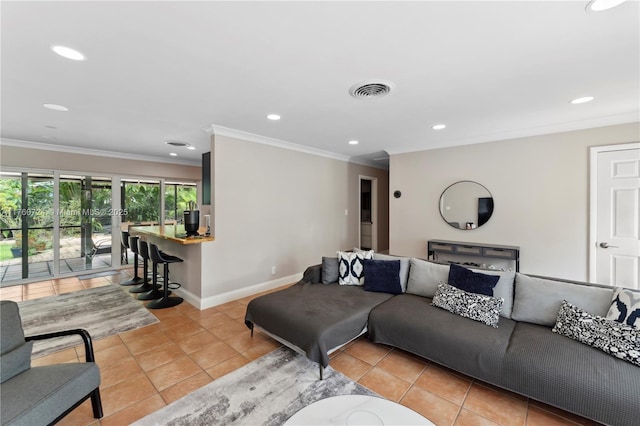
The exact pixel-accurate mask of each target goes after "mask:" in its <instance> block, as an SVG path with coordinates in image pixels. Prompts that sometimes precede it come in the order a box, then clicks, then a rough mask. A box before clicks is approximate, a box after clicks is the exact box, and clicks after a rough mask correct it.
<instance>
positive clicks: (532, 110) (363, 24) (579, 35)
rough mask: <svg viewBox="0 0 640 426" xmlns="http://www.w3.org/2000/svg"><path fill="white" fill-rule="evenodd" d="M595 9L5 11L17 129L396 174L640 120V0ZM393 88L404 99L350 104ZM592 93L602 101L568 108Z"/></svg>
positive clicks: (8, 101) (374, 6)
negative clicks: (441, 152) (275, 146)
mask: <svg viewBox="0 0 640 426" xmlns="http://www.w3.org/2000/svg"><path fill="white" fill-rule="evenodd" d="M586 4H587V1H544V2H542V1H541V2H537V1H526V2H516V1H494V2H487V1H469V2H461V1H449V2H437V1H427V2H399V1H388V2H384V1H379V2H364V1H356V2H308V1H300V2H269V1H258V2H237V1H236V2H214V1H195V2H170V1H140V2H127V1H110V2H95V1H74V2H57V1H46V2H29V1H16V2H12V1H2V3H1V4H0V14H1V27H2V28H1V50H0V53H1V73H2V74H1V108H2V110H1V113H2V114H1V125H2V127H1V134H0V136H1V137H2V138H3V141H2V143H3V144H12V145H25V146H34V145H36V146H37V144H49V145H53V146H56V147H58V148H60V149H62V150H78V151H80V152H84V151H82V149H94V150H99V151H103V152H104V151H110V152H114V153H120V154H126V155H129V156H132V157H133V158H136V157H138V156H143V157H145V158H147V157H148V158H151V157H153V158H159V159H162V160H164V161H175V162H187V163H188V162H193V163H197V162H199V160H200V156H201V154H202V153H203V152H206V151H209V149H210V145H209V134H208V133H207V131H209V132H211V131H213V132H215V133H216V134H229V135H234V134H236V135H238V134H239V135H242V134H244V133H248V134H249V135H246V136H247V137H248V138H249V139H252V138H253V139H254V140H266V141H271V142H275V143H281V142H282V143H284V144H289V143H292V144H296V146H297V147H298V148H300V149H307V148H309V149H315V150H320V151H317V152H321V153H331V154H330V155H335V156H337V157H339V158H345V159H347V158H350V159H352V160H354V161H368V162H370V163H371V164H376V165H383V164H384V160H382V161H381V160H380V159H381V158H384V157H385V156H386V153H390V154H395V153H402V152H412V151H420V150H427V149H434V148H440V147H447V146H455V145H464V144H471V143H481V142H487V141H492V140H500V139H508V138H515V137H521V136H530V135H537V134H545V133H553V132H559V131H565V130H574V129H582V128H590V127H598V126H604V125H610V124H619V123H627V122H635V121H640V82H639V81H640V29H639V28H640V25H639V23H640V8H639V3H638V1H627V2H625V3H623V4H622V5H620V6H618V7H616V8H614V9H610V10H608V11H604V12H587V11H586V10H585V6H586ZM55 44H60V45H66V46H69V47H73V48H75V49H77V50H79V51H81V52H82V53H84V54H85V55H86V56H87V60H86V61H81V62H76V61H71V60H68V59H65V58H62V57H60V56H57V55H56V54H54V53H53V52H52V51H51V50H50V46H51V45H55ZM378 79H382V80H385V81H388V82H391V83H392V91H391V92H390V94H388V95H386V96H384V97H378V98H373V99H355V98H353V97H351V96H350V95H349V93H348V91H349V88H350V87H351V86H353V85H354V84H356V83H359V82H362V81H370V80H378ZM582 96H593V97H595V99H594V100H593V101H592V102H589V103H585V104H580V105H573V104H571V103H570V102H569V101H570V100H572V99H574V98H577V97H582ZM45 103H52V104H59V105H64V106H66V107H68V108H69V111H66V112H60V111H52V110H49V109H45V108H43V106H42V105H43V104H45ZM269 113H277V114H279V115H281V117H282V118H281V120H279V121H270V120H267V119H266V115H267V114H269ZM439 123H444V124H446V125H447V127H446V128H445V129H444V130H433V129H432V126H433V125H435V124H439ZM353 139H355V140H358V141H359V144H357V145H350V144H348V141H349V140H353ZM167 140H180V141H184V142H187V143H189V144H191V145H192V146H194V147H195V148H196V149H195V150H192V151H189V150H186V149H185V148H172V147H170V146H168V145H166V144H165V141H167ZM34 143H35V144H34ZM170 152H175V153H177V154H178V156H177V157H169V153H170Z"/></svg>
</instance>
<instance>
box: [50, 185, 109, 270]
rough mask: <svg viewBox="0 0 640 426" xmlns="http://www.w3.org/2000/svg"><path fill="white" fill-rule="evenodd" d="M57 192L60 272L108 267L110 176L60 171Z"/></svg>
mask: <svg viewBox="0 0 640 426" xmlns="http://www.w3.org/2000/svg"><path fill="white" fill-rule="evenodd" d="M59 194H60V209H59V218H60V228H59V229H60V231H59V239H60V258H59V262H58V265H59V272H60V274H69V273H72V272H78V271H86V270H93V269H101V268H108V267H110V266H111V252H112V247H113V241H112V238H111V228H112V226H113V213H114V210H113V209H112V207H111V204H112V203H111V178H110V177H104V176H78V175H61V176H60V191H59Z"/></svg>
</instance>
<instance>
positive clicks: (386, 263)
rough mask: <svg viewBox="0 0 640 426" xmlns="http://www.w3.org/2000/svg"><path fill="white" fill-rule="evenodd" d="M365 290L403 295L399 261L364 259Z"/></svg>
mask: <svg viewBox="0 0 640 426" xmlns="http://www.w3.org/2000/svg"><path fill="white" fill-rule="evenodd" d="M363 262H364V264H363V266H364V289H365V290H366V291H377V292H379V293H391V294H400V293H402V287H401V286H400V261H399V260H373V259H364V261H363Z"/></svg>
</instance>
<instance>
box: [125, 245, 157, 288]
mask: <svg viewBox="0 0 640 426" xmlns="http://www.w3.org/2000/svg"><path fill="white" fill-rule="evenodd" d="M137 246H138V254H139V255H140V257H141V258H142V274H143V275H142V276H143V282H142V284H140V285H138V286H135V287H133V288H132V289H130V290H129V293H146V292H148V291H150V290H152V289H153V286H152V285H151V284H150V283H149V260H150V259H149V249H148V247H149V246H148V244H147V242H146V241H144V240H143V239H141V238H139V239H138V244H137ZM140 300H149V299H140Z"/></svg>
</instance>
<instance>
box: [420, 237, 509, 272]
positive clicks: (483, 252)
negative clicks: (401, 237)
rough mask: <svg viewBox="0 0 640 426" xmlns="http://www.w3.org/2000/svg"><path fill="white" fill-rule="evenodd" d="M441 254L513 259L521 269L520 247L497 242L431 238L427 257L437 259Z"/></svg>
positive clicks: (428, 243)
mask: <svg viewBox="0 0 640 426" xmlns="http://www.w3.org/2000/svg"><path fill="white" fill-rule="evenodd" d="M439 254H453V255H462V256H470V257H473V258H476V257H478V258H489V259H502V260H512V261H514V262H515V264H516V268H515V269H516V272H519V271H520V247H516V246H501V245H495V244H478V243H468V242H461V241H445V240H429V241H428V242H427V258H428V259H430V260H436V258H437V257H438V255H439Z"/></svg>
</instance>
